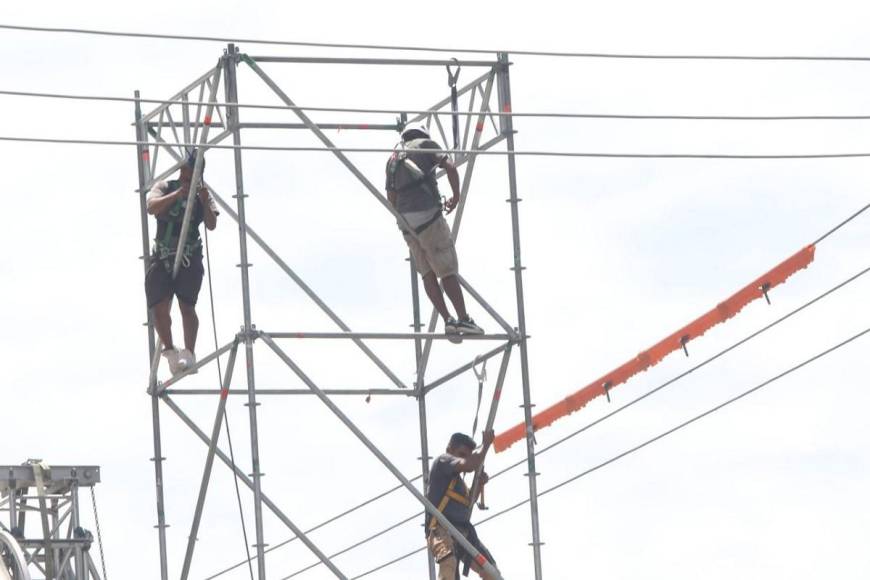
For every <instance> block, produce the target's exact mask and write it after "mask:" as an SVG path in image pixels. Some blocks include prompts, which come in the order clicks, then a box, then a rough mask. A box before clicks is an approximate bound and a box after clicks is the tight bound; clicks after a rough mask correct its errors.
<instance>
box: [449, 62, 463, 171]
mask: <svg viewBox="0 0 870 580" xmlns="http://www.w3.org/2000/svg"><path fill="white" fill-rule="evenodd" d="M452 60H453V63H454V64H453V65H449V64H448V65H447V85H448V86H449V87H450V107H451V109H453V115H452V116H453V149H459V93H458V92H457V90H456V82H457V81H458V80H459V71H460V69H461V68H462V67H461V66H459V61H458V60H457V59H455V58H454V59H452ZM451 66H456V72H453V71H452V70H451V69H450V67H451ZM454 155H455V153H454Z"/></svg>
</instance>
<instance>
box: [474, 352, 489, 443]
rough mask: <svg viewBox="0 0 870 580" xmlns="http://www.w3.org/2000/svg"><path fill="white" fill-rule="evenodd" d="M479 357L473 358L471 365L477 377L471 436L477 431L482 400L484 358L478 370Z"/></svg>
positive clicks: (484, 370)
mask: <svg viewBox="0 0 870 580" xmlns="http://www.w3.org/2000/svg"><path fill="white" fill-rule="evenodd" d="M479 360H480V357H477V358H475V359H474V364H472V365H471V370H472V371H474V376H475V377H477V409H476V410H475V411H474V425H472V427H471V437H472V438H474V435H475V434H476V433H477V423H478V420H479V419H480V405H481V403H482V402H483V383H484V382H485V381H486V359H484V360H483V365H481V367H480V370H479V371H478V370H477V363H478V361H479Z"/></svg>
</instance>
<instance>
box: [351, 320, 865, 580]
mask: <svg viewBox="0 0 870 580" xmlns="http://www.w3.org/2000/svg"><path fill="white" fill-rule="evenodd" d="M868 333H870V328H866V329H865V330H863V331H861V332H859V333H858V334H855V335H853V336H851V337H849V338H847V339H846V340H844V341H842V342H840V343H838V344H836V345H834V346H832V347H830V348H828V349H826V350H824V351H822V352H820V353H818V354H816V355H814V356H812V357H810V358H808V359H806V360H804V361H803V362H800V363H798V364H796V365H794V366H792V367H790V368H789V369H787V370H785V371H783V372H781V373H779V374H778V375H775V376H773V377H771V378H770V379H767V380H766V381H764V382H762V383H760V384H758V385H756V386H754V387H752V388H751V389H749V390H747V391H744V392H742V393H740V394H739V395H737V396H735V397H732V398H730V399H728V400H726V401H725V402H723V403H720V404H718V405H716V406H715V407H713V408H711V409H708V410H707V411H704V412H703V413H701V414H699V415H695V416H694V417H692V418H691V419H688V420H687V421H683V422H682V423H680V424H679V425H677V426H676V427H672V428H671V429H668V430H667V431H664V432H662V433H659V434H658V435H656V436H655V437H652V438H651V439H647V440H646V441H644V442H643V443H640V444H638V445H635V446H634V447H632V448H630V449H628V450H626V451H623V452H622V453H620V454H619V455H615V456H613V457H611V458H610V459H608V460H607V461H604V462H602V463H599V464H597V465H595V466H594V467H591V468H589V469H587V470H585V471H582V472H580V473H578V474H577V475H574V476H572V477H569V478H568V479H566V480H564V481H561V482H560V483H557V484H556V485H554V486H552V487H549V488H547V489H545V490H544V491H542V492H540V493H538V494H537V497H538V498H541V497H543V496H545V495H547V494H549V493H552V492H554V491H556V490H558V489H560V488H562V487H564V486H566V485H568V484H570V483H573V482H575V481H577V480H579V479H581V478H583V477H585V476H587V475H589V474H591V473H594V472H596V471H598V470H599V469H602V468H604V467H606V466H608V465H610V464H612V463H615V462H616V461H619V460H620V459H622V458H624V457H627V456H628V455H631V454H632V453H635V452H636V451H640V450H641V449H643V448H644V447H647V446H649V445H651V444H653V443H655V442H656V441H659V440H661V439H664V438H665V437H667V436H668V435H671V434H673V433H675V432H677V431H679V430H681V429H683V428H685V427H688V426H689V425H691V424H692V423H695V422H696V421H699V420H701V419H703V418H705V417H707V416H709V415H712V414H713V413H715V412H716V411H719V410H721V409H723V408H724V407H727V406H728V405H731V404H732V403H735V402H737V401H739V400H740V399H742V398H744V397H746V396H748V395H751V394H752V393H754V392H756V391H758V390H760V389H762V388H764V387H766V386H768V385H770V384H772V383H775V382H776V381H778V380H780V379H782V378H784V377H786V376H788V375H790V374H791V373H793V372H795V371H797V370H799V369H801V368H803V367H805V366H807V365H809V364H812V363H813V362H815V361H817V360H819V359H821V358H823V357H825V356H827V355H829V354H831V353H832V352H834V351H836V350H838V349H840V348H842V347H844V346H846V345H848V344H850V343H851V342H853V341H855V340H857V339H859V338H861V337H862V336H865V335H866V334H868ZM529 501H530V500H529V499H524V500H522V501H519V502H517V503H515V504H513V505H511V506H510V507H507V508H505V509H503V510H501V511H498V512H496V513H494V514H492V515H490V516H487V517H486V518H484V519H482V520H480V521H478V522H477V523H475V526H478V525H481V524H484V523H486V522H488V521H491V520H493V519H495V518H497V517H500V516H503V515H505V514H507V513H509V512H511V511H513V510H515V509H517V508H519V507H522V506H524V505H525V504H527V503H529ZM425 549H426V548H425V546H424V547H422V548H418V549H416V550H414V551H412V552H409V553H407V554H405V555H403V556H400V557H398V558H394V559H393V560H390V562H388V563H386V564H381V565H380V566H377V567H376V568H372V569H371V570H368V571H366V572H364V573H362V574H360V575H358V576H354V577H353V579H352V580H357V579H358V578H363V577H365V576H368V575H370V574H372V573H374V572H377V571H379V570H383V569H384V568H386V567H387V566H390V565H392V564H395V563H397V562H400V561H402V560H404V559H406V558H409V557H411V556H413V555H414V554H417V553H419V552H421V551H423V550H425Z"/></svg>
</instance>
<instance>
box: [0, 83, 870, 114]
mask: <svg viewBox="0 0 870 580" xmlns="http://www.w3.org/2000/svg"><path fill="white" fill-rule="evenodd" d="M0 95H6V96H11V97H33V98H46V99H62V100H77V101H102V102H118V103H135V102H137V101H138V102H139V103H148V104H154V105H173V104H175V105H188V106H207V105H209V104H212V103H209V102H208V101H186V102H183V101H179V100H162V99H144V98H140V99H136V98H135V97H115V96H110V95H79V94H66V93H38V92H32V91H8V90H0ZM214 105H215V106H217V107H227V108H232V107H237V108H244V109H267V110H283V111H309V112H310V111H317V112H330V113H366V114H373V115H401V114H402V113H407V114H409V115H439V116H452V115H459V116H462V117H477V116H484V117H526V118H543V119H547V118H554V119H614V120H652V121H866V120H870V115H654V114H629V113H570V112H547V111H544V112H502V111H483V112H481V111H456V112H453V111H449V110H438V111H433V110H430V109H402V108H388V109H383V108H361V107H306V106H298V105H297V106H289V105H265V104H247V103H214Z"/></svg>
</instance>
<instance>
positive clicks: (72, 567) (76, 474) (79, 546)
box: [0, 460, 102, 580]
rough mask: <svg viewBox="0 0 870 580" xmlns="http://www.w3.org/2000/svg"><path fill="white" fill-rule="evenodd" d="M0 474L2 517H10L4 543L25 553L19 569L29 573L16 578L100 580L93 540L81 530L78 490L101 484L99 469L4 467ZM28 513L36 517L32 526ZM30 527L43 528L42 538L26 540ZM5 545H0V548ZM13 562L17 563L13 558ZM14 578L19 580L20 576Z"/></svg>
mask: <svg viewBox="0 0 870 580" xmlns="http://www.w3.org/2000/svg"><path fill="white" fill-rule="evenodd" d="M0 473H2V478H0V512H7V513H8V520H7V521H8V523H9V527H8V528H7V527H6V526H4V525H3V523H2V522H0V533H5V534H7V535H6V536H5V540H6V541H11V542H14V543H15V544H17V545H18V547H20V549H21V556H23V558H22V559H23V562H18V564H19V565H20V566H23V567H25V568H23V569H20V570H18V571H17V572H18V573H20V574H23V575H24V576H23V577H24V578H30V577H31V575H30V574H29V571H31V570H35V571H36V572H38V573H40V574H42V576H43V577H45V578H46V579H47V580H100V578H101V577H102V576H101V575H100V573H99V571H98V570H97V566H96V564H95V563H94V561H93V559H92V557H91V552H90V549H91V544H92V543H93V536H92V534H91V533H90V532H89V531H87V530H85V529H84V528H82V525H81V524H82V519H81V507H80V501H79V489H81V488H93V487H94V486H95V485H96V484H97V483H99V481H100V468H99V467H97V466H94V465H90V466H75V467H74V466H53V467H48V466H47V465H44V464H43V463H42V462H41V461H39V460H34V461H30V462H28V463H25V464H23V465H4V466H0ZM95 505H96V504H95ZM28 513H30V514H33V518H32V519H31V520H28V519H27V514H28ZM3 519H5V518H3ZM28 521H31V523H38V524H39V527H38V530H39V534H38V535H36V536H33V535H32V534H31V537H28V526H27V522H28ZM64 525H66V531H64V530H63V528H64ZM3 544H4V542H2V541H0V548H3V547H4V546H3ZM6 547H7V549H8V546H6ZM101 549H102V547H101ZM10 557H13V559H15V558H14V555H10ZM2 560H3V558H2V557H0V576H2V577H4V578H5V577H6V572H5V570H6V566H4V562H3V561H2ZM11 563H12V562H7V563H6V564H7V565H9V564H11ZM12 576H13V578H16V579H17V578H19V576H18V575H17V574H13V575H12Z"/></svg>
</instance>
